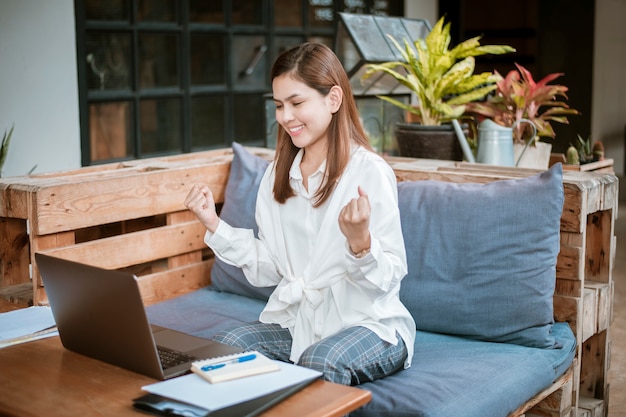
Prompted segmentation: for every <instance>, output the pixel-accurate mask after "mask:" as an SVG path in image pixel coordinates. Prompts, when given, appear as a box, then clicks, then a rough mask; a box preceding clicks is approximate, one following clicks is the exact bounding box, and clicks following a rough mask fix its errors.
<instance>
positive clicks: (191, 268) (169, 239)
mask: <svg viewBox="0 0 626 417" xmlns="http://www.w3.org/2000/svg"><path fill="white" fill-rule="evenodd" d="M249 150H250V151H251V152H253V153H255V154H257V155H259V156H262V157H264V158H266V159H268V160H270V159H272V157H273V151H272V150H269V149H264V148H249ZM231 160H232V151H231V150H230V149H221V150H215V151H206V152H198V153H192V154H185V155H179V156H172V157H163V158H151V159H143V160H136V161H128V162H123V163H114V164H107V165H100V166H93V167H86V168H81V169H77V170H73V171H66V172H56V173H49V174H41V175H32V176H24V177H10V178H2V179H0V297H4V298H9V299H14V300H18V301H22V302H24V303H25V304H35V305H45V304H47V298H46V294H45V288H44V287H43V285H42V282H41V277H40V275H39V272H38V270H37V266H36V264H35V263H34V261H33V260H34V253H35V252H44V253H48V254H51V255H54V256H59V257H63V258H66V259H71V260H75V261H78V262H84V263H88V264H92V265H96V266H100V267H104V268H109V269H127V270H130V271H132V272H134V273H135V274H136V275H137V276H138V277H139V284H140V288H141V292H142V296H143V299H144V303H145V304H146V305H149V304H152V303H156V302H159V301H162V300H165V299H168V298H171V297H175V296H178V295H181V294H184V293H187V292H190V291H194V290H196V289H198V288H201V287H203V286H206V285H208V284H209V283H210V268H211V265H212V262H213V255H212V253H211V251H210V250H209V249H208V248H206V247H205V245H204V243H203V236H204V229H203V227H202V226H201V225H200V223H199V222H198V221H197V220H195V218H194V217H193V215H191V213H190V212H189V211H187V210H186V209H185V208H184V206H183V201H184V198H185V196H186V194H187V192H188V190H189V188H190V187H191V185H192V184H194V183H197V182H203V183H208V184H209V186H210V187H211V189H212V190H213V192H214V194H215V198H216V201H217V202H218V203H222V202H223V199H224V190H225V186H226V180H227V178H228V174H229V170H230V162H231ZM388 162H389V163H390V165H391V166H392V167H393V168H394V170H395V172H396V175H397V178H398V181H405V180H424V179H435V180H441V181H453V182H488V181H494V180H498V179H506V178H519V177H522V176H528V175H532V174H534V173H536V172H537V171H534V170H528V169H517V168H502V167H490V166H485V165H479V164H464V163H455V162H449V161H434V160H416V159H411V158H388ZM563 175H564V179H563V183H564V190H565V204H564V209H563V215H562V218H561V249H560V254H559V256H558V260H557V282H556V291H555V295H554V306H555V311H554V314H555V318H556V320H557V321H567V322H568V323H569V324H570V325H571V327H572V330H573V331H574V333H575V334H576V336H577V340H578V346H577V353H576V359H575V362H574V365H573V366H572V368H571V369H570V370H569V371H568V372H567V373H566V374H565V375H564V376H563V377H561V378H559V380H558V381H556V382H555V384H554V385H553V386H552V387H550V388H549V389H548V390H546V391H544V392H543V393H541V394H540V395H538V396H537V397H536V398H534V399H533V400H531V401H529V402H528V403H527V404H525V405H524V407H521V408H520V409H519V410H517V411H516V412H515V413H514V415H516V416H522V415H526V416H529V417H530V416H533V415H541V416H560V417H562V416H570V415H571V416H575V415H576V412H577V410H578V408H579V405H580V406H581V407H582V406H587V408H593V409H594V410H599V409H602V410H604V411H602V413H604V414H605V413H606V410H608V393H609V387H608V381H607V376H608V366H609V360H610V358H609V355H610V344H611V339H610V334H609V324H610V323H611V320H612V305H613V303H612V300H613V291H614V287H613V278H612V271H613V264H614V258H615V252H616V239H615V235H614V221H615V217H616V216H617V207H618V203H617V193H618V182H617V177H615V176H614V175H613V174H610V173H595V172H579V171H570V170H566V171H564V174H563ZM528 215H529V216H537V215H541V213H529V214H528ZM24 297H29V298H30V299H29V300H24ZM598 402H600V404H601V406H599V405H598ZM588 404H593V405H594V406H593V407H589V406H588ZM581 412H586V411H582V408H581ZM596 414H597V412H596ZM594 417H595V415H594Z"/></svg>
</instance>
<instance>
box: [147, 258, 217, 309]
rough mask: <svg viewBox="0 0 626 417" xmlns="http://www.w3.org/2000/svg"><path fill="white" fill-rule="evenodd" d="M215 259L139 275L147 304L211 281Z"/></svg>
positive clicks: (194, 288) (191, 289)
mask: <svg viewBox="0 0 626 417" xmlns="http://www.w3.org/2000/svg"><path fill="white" fill-rule="evenodd" d="M212 266H213V259H210V260H208V261H204V262H198V263H194V264H190V265H186V266H181V267H178V268H172V269H168V270H166V271H163V272H157V273H154V274H150V275H144V276H142V277H139V290H140V292H141V296H142V299H143V302H144V304H145V305H150V304H154V303H158V302H160V301H164V300H167V299H170V298H173V297H177V296H179V295H183V294H186V293H188V292H191V291H195V290H197V289H200V288H202V287H205V286H207V285H209V284H210V283H211V276H210V273H211V267H212Z"/></svg>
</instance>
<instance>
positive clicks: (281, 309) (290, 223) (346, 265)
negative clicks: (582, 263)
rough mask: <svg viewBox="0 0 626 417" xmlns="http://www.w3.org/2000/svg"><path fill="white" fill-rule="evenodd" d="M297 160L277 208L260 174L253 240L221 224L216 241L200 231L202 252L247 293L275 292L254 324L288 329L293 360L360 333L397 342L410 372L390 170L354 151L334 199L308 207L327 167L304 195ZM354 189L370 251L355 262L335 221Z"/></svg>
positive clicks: (268, 180)
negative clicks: (365, 214)
mask: <svg viewBox="0 0 626 417" xmlns="http://www.w3.org/2000/svg"><path fill="white" fill-rule="evenodd" d="M302 156H303V151H302V150H300V152H299V153H298V154H297V156H296V158H295V160H294V162H293V165H292V167H291V170H290V182H291V186H292V187H293V189H294V190H295V193H296V195H295V197H292V198H289V199H288V200H287V202H286V203H285V204H279V203H277V202H276V201H275V200H274V198H273V191H272V188H273V183H274V170H273V164H270V166H269V167H268V169H267V171H266V172H265V174H264V177H263V179H262V180H261V184H260V187H259V192H258V195H257V205H256V222H257V225H258V227H259V237H258V239H256V238H255V237H254V235H253V233H252V231H251V230H246V229H239V228H234V227H231V226H230V225H228V224H226V222H224V221H220V223H219V226H218V228H217V230H216V231H215V233H213V234H212V233H210V232H207V234H206V236H205V242H206V244H207V245H208V246H209V247H211V248H212V249H213V251H214V252H215V253H216V255H217V256H219V257H220V258H221V259H223V260H224V261H225V262H227V263H230V264H232V265H235V266H238V267H241V268H242V270H243V272H244V274H245V276H246V278H247V279H248V281H250V283H251V284H252V285H255V286H258V287H266V286H273V285H276V289H275V290H274V292H273V293H272V294H271V296H270V298H269V300H268V302H267V305H266V306H265V308H264V310H263V311H262V312H261V316H260V318H259V319H260V321H262V322H265V323H277V324H280V325H281V326H282V327H285V328H287V329H289V331H290V332H291V335H292V337H293V345H292V350H291V357H290V359H291V360H292V361H294V362H297V360H298V358H299V357H300V355H301V354H302V352H303V351H304V349H306V348H307V347H308V346H310V345H311V344H313V343H315V342H317V341H319V340H321V339H323V338H325V337H327V336H330V335H332V334H334V333H336V332H338V331H340V330H342V329H344V328H347V327H350V326H363V327H366V328H368V329H371V330H372V331H373V332H375V333H376V334H377V335H378V336H379V337H381V338H382V339H383V340H385V341H387V342H389V343H393V344H395V343H397V338H396V335H397V334H399V335H400V337H402V339H403V340H404V343H405V344H406V347H407V349H408V353H409V355H408V358H407V360H406V362H405V367H409V366H410V364H411V358H412V357H413V343H414V340H415V322H414V321H413V318H412V317H411V315H410V313H409V312H408V310H407V309H406V307H404V305H403V304H402V302H401V301H400V298H399V290H400V281H401V280H402V278H403V277H404V276H405V275H406V272H407V264H406V254H405V250H404V242H403V238H402V230H401V226H400V215H399V210H398V194H397V187H396V178H395V174H394V172H393V170H392V169H391V167H390V166H389V165H388V164H387V163H386V162H385V161H384V160H383V159H382V158H381V157H380V156H379V155H377V154H375V153H373V152H370V151H368V150H366V149H364V148H362V147H356V148H354V149H353V152H352V156H351V159H350V162H349V164H348V166H347V167H346V169H345V172H344V173H343V175H342V176H341V178H340V180H339V182H338V183H337V187H336V188H335V190H334V191H333V193H332V196H331V197H330V198H329V199H328V200H327V201H326V202H325V203H324V204H323V205H322V206H320V207H317V208H316V207H313V202H314V201H313V198H312V197H313V195H314V194H315V191H316V190H317V189H318V188H319V186H320V184H321V183H322V181H323V178H324V169H325V163H323V164H322V166H320V168H319V169H318V170H317V171H316V172H315V173H313V175H311V176H310V177H309V178H308V185H309V187H308V188H309V191H307V190H306V189H305V188H304V186H303V184H302V173H301V171H300V162H301V160H302ZM358 186H361V188H362V189H363V190H364V191H365V192H366V193H367V194H368V198H369V201H370V204H371V218H370V235H371V242H372V243H371V250H370V252H369V253H368V254H367V255H365V256H364V257H362V258H355V257H354V256H353V255H352V253H351V251H350V249H349V246H348V244H347V240H346V238H345V236H344V235H343V234H342V233H341V231H340V229H339V222H338V218H339V212H340V211H341V209H342V208H343V207H344V206H345V205H346V204H347V203H348V202H349V201H350V200H351V199H352V198H356V197H358V190H357V187H358Z"/></svg>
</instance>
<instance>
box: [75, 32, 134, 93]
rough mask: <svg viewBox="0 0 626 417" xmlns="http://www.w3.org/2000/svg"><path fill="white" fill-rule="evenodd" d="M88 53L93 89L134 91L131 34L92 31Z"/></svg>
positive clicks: (88, 68)
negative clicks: (132, 87)
mask: <svg viewBox="0 0 626 417" xmlns="http://www.w3.org/2000/svg"><path fill="white" fill-rule="evenodd" d="M85 51H86V52H87V56H86V59H87V86H88V88H89V90H119V89H131V72H130V69H131V65H130V63H131V55H130V35H128V34H125V33H119V32H118V33H115V32H95V31H90V32H88V33H87V39H86V48H85Z"/></svg>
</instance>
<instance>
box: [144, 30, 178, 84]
mask: <svg viewBox="0 0 626 417" xmlns="http://www.w3.org/2000/svg"><path fill="white" fill-rule="evenodd" d="M177 57H178V37H177V36H176V35H170V34H159V33H143V34H141V35H139V87H140V88H152V87H175V86H178V62H177V61H178V59H177Z"/></svg>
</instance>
